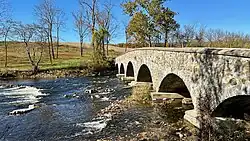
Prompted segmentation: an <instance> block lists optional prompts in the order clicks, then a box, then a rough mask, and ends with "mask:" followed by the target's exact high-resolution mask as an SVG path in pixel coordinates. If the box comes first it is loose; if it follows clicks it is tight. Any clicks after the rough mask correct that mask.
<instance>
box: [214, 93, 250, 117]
mask: <svg viewBox="0 0 250 141" xmlns="http://www.w3.org/2000/svg"><path fill="white" fill-rule="evenodd" d="M212 116H213V117H226V118H236V119H247V120H249V118H250V96H249V95H240V96H234V97H231V98H228V99H226V100H224V101H223V102H222V103H220V104H219V106H217V107H216V109H215V110H214V111H213V112H212Z"/></svg>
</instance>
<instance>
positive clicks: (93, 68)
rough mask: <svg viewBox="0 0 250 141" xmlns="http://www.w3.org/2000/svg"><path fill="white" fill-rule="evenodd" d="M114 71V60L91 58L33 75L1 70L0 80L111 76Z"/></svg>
mask: <svg viewBox="0 0 250 141" xmlns="http://www.w3.org/2000/svg"><path fill="white" fill-rule="evenodd" d="M115 69H116V68H115V62H114V58H111V59H106V60H101V61H100V60H99V61H96V60H94V58H93V59H90V60H89V61H86V62H82V63H80V64H79V65H78V66H68V67H58V68H53V67H52V68H48V69H40V70H39V71H38V72H37V73H35V74H34V73H33V71H32V70H2V71H0V79H15V78H22V79H27V78H28V79H30V78H61V77H80V76H96V75H111V74H113V73H114V72H115V71H114V70H115Z"/></svg>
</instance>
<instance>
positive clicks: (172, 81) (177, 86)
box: [159, 73, 191, 98]
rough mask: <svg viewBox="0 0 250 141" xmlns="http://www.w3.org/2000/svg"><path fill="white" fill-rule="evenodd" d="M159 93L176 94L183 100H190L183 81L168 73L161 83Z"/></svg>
mask: <svg viewBox="0 0 250 141" xmlns="http://www.w3.org/2000/svg"><path fill="white" fill-rule="evenodd" d="M159 92H168V93H178V94H180V95H182V96H184V97H185V98H191V95H190V92H189V90H188V88H187V86H186V85H185V83H184V81H183V80H182V79H181V78H180V77H179V76H177V75H175V74H173V73H170V74H168V75H167V76H166V77H165V78H164V79H163V80H162V82H161V85H160V88H159Z"/></svg>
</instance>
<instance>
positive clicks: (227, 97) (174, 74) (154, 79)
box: [116, 48, 250, 126]
mask: <svg viewBox="0 0 250 141" xmlns="http://www.w3.org/2000/svg"><path fill="white" fill-rule="evenodd" d="M116 65H117V67H118V73H119V74H124V76H125V77H134V79H135V81H136V82H148V83H152V87H153V89H154V91H156V92H166V93H178V94H180V95H181V96H183V97H186V98H191V99H192V102H193V106H194V109H193V110H189V111H186V113H185V116H184V118H185V119H187V120H188V121H190V122H191V123H193V124H194V125H196V126H199V120H198V118H197V117H198V115H200V114H199V113H200V111H201V110H200V109H201V107H202V105H203V106H204V105H206V107H209V110H210V111H211V114H212V116H216V117H235V118H244V115H246V114H248V115H250V50H249V49H235V48H234V49H226V48H141V49H137V50H133V51H130V52H127V53H126V54H123V55H121V56H119V57H117V58H116Z"/></svg>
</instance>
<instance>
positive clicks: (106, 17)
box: [101, 1, 118, 56]
mask: <svg viewBox="0 0 250 141" xmlns="http://www.w3.org/2000/svg"><path fill="white" fill-rule="evenodd" d="M113 8H114V5H112V2H111V1H108V2H106V3H105V4H104V10H103V12H102V13H103V14H102V16H101V17H102V18H101V19H102V20H101V21H102V23H103V27H104V28H105V29H106V30H107V31H108V33H109V36H107V39H106V56H108V54H109V53H108V49H109V43H110V41H111V40H112V38H115V36H116V32H117V29H118V23H117V22H116V20H115V18H114V15H113V13H112V9H113Z"/></svg>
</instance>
